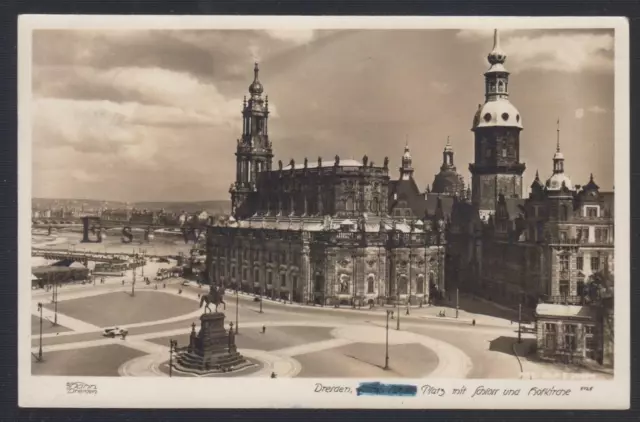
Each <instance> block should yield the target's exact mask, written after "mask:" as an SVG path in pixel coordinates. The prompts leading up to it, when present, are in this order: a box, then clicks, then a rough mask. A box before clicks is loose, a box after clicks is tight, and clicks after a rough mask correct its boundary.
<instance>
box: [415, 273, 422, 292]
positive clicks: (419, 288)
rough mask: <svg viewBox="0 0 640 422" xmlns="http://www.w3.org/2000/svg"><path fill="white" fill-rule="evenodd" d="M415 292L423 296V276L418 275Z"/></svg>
mask: <svg viewBox="0 0 640 422" xmlns="http://www.w3.org/2000/svg"><path fill="white" fill-rule="evenodd" d="M416 292H417V293H418V294H419V295H421V294H424V276H423V275H422V274H420V275H419V276H418V279H417V280H416Z"/></svg>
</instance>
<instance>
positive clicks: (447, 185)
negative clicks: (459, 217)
mask: <svg viewBox="0 0 640 422" xmlns="http://www.w3.org/2000/svg"><path fill="white" fill-rule="evenodd" d="M453 155H454V152H453V147H452V146H451V142H450V140H449V137H447V145H445V147H444V151H443V152H442V166H440V173H438V174H436V176H435V178H434V179H433V185H432V189H431V192H433V193H436V194H440V195H452V196H460V197H463V196H465V194H466V192H465V186H464V178H463V177H462V176H461V175H460V174H458V172H457V171H456V166H455V165H454V164H453Z"/></svg>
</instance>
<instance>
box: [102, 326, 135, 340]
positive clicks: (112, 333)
mask: <svg viewBox="0 0 640 422" xmlns="http://www.w3.org/2000/svg"><path fill="white" fill-rule="evenodd" d="M127 333H129V331H128V330H127V329H126V328H118V327H110V328H105V329H104V333H103V334H102V335H103V336H104V337H111V338H115V337H119V336H123V335H124V336H126V335H127Z"/></svg>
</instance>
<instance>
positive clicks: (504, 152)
mask: <svg viewBox="0 0 640 422" xmlns="http://www.w3.org/2000/svg"><path fill="white" fill-rule="evenodd" d="M502 158H507V149H506V148H502Z"/></svg>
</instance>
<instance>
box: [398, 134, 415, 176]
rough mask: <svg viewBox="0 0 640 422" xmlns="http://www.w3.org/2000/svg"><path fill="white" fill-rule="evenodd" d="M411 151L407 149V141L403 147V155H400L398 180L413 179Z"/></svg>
mask: <svg viewBox="0 0 640 422" xmlns="http://www.w3.org/2000/svg"><path fill="white" fill-rule="evenodd" d="M411 162H412V158H411V150H410V149H409V141H407V143H406V144H405V146H404V154H402V166H401V167H400V180H411V179H413V166H412V165H411Z"/></svg>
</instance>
